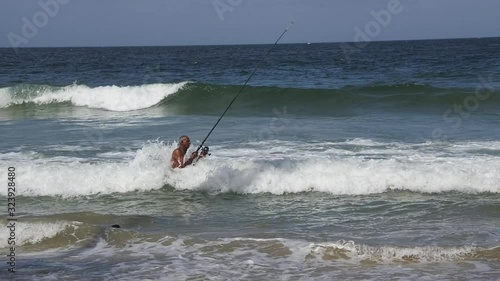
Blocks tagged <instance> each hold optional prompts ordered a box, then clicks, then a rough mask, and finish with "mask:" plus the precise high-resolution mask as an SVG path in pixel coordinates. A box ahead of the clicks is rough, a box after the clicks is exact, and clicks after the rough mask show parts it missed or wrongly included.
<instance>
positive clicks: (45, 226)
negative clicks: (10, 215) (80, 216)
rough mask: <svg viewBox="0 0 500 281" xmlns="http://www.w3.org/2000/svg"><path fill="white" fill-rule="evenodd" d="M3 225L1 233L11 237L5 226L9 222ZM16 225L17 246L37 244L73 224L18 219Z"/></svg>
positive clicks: (0, 229)
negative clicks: (27, 221) (29, 221)
mask: <svg viewBox="0 0 500 281" xmlns="http://www.w3.org/2000/svg"><path fill="white" fill-rule="evenodd" d="M2 225H3V226H4V227H2V228H0V235H2V237H9V233H10V230H9V228H8V227H5V226H7V225H8V223H2ZM15 225H16V229H15V233H16V246H21V245H26V244H37V243H39V242H41V241H43V240H45V239H49V238H52V237H54V236H56V235H57V234H59V233H60V232H62V231H64V230H65V229H66V228H67V227H69V226H72V224H70V223H68V222H63V221H57V222H50V223H26V222H22V221H18V222H16V223H15ZM75 227H77V226H75Z"/></svg>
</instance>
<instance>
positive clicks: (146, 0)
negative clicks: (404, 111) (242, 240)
mask: <svg viewBox="0 0 500 281" xmlns="http://www.w3.org/2000/svg"><path fill="white" fill-rule="evenodd" d="M291 21H294V22H295V24H294V26H293V28H292V29H291V30H290V32H289V33H288V34H287V35H286V36H285V37H284V38H283V40H282V43H299V42H345V41H349V42H351V41H356V40H358V41H359V40H366V39H367V38H368V39H369V40H370V41H381V40H406V39H434V38H462V37H500V1H499V0H0V47H11V46H13V45H15V46H16V47H38V46H44V47H45V46H50V47H54V46H149V45H212V44H253V43H256V44H260V43H273V42H274V41H275V39H276V37H277V36H278V35H279V34H280V33H281V32H282V31H283V30H284V28H285V27H286V26H288V24H289V22H291ZM363 38H365V39H363Z"/></svg>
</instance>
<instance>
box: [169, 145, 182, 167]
mask: <svg viewBox="0 0 500 281" xmlns="http://www.w3.org/2000/svg"><path fill="white" fill-rule="evenodd" d="M183 164H184V155H182V153H181V151H180V150H179V149H175V150H174V151H173V152H172V158H170V166H171V167H172V169H175V168H178V167H180V168H183V167H181V166H182V165H183Z"/></svg>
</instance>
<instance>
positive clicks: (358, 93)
mask: <svg viewBox="0 0 500 281" xmlns="http://www.w3.org/2000/svg"><path fill="white" fill-rule="evenodd" d="M499 46H500V39H499V38H489V39H467V40H434V41H399V42H378V43H376V42H373V43H370V44H368V45H367V46H362V47H363V48H359V46H356V45H354V44H348V45H346V44H310V45H307V44H290V45H277V46H276V48H275V49H273V51H272V52H271V54H270V55H269V57H268V58H267V60H266V61H265V62H264V63H263V65H262V67H261V68H260V69H259V70H258V71H257V72H256V75H255V76H254V77H253V78H252V80H251V81H250V83H249V86H248V87H247V88H245V89H244V91H243V92H242V94H241V95H240V97H239V98H238V99H237V100H236V102H235V103H234V104H233V106H232V107H231V109H230V110H229V111H228V113H227V115H226V116H225V117H224V118H223V119H222V121H221V122H220V124H219V125H218V126H217V128H216V129H215V130H214V132H213V134H212V135H211V136H210V138H209V139H208V140H207V142H206V145H208V146H209V147H210V149H211V156H209V157H207V158H206V159H203V160H201V161H199V162H198V163H197V164H196V165H195V166H190V167H188V168H186V169H182V170H171V169H170V168H169V160H170V155H171V153H172V151H173V149H174V148H175V147H176V145H177V139H178V138H179V136H181V135H184V134H186V135H188V136H189V137H190V138H191V141H192V143H193V144H192V147H191V151H192V150H194V149H196V148H197V146H198V145H199V144H200V142H201V141H202V140H203V139H204V138H205V136H206V135H207V134H208V132H209V131H210V129H211V128H212V126H213V125H214V124H215V122H216V121H217V119H218V118H219V116H220V114H222V112H223V111H224V109H225V108H226V106H227V105H228V104H229V102H230V101H231V100H232V98H233V97H234V95H235V94H236V93H237V91H238V90H239V89H240V87H241V85H242V84H243V83H244V82H245V81H246V79H247V78H248V77H249V75H250V73H251V72H252V71H253V69H254V68H255V67H256V66H257V64H258V63H259V61H260V60H261V58H262V57H263V56H264V54H265V53H266V52H267V50H268V49H269V48H270V45H245V46H185V47H180V46H179V47H143V48H141V47H130V48H39V49H36V48H35V49H18V50H16V51H14V50H12V49H0V132H1V133H0V136H1V141H0V179H1V180H0V182H2V183H3V184H2V185H3V187H1V188H0V202H3V203H2V204H4V208H3V209H4V214H5V216H2V218H1V219H0V223H1V225H3V226H4V227H1V228H0V236H1V237H2V240H3V242H2V244H1V245H0V249H1V253H2V256H3V257H4V258H2V263H1V271H0V279H1V280H499V279H500V130H499V128H500V127H499V125H500V109H499V108H500V76H499V75H500V48H499ZM346 50H350V51H349V52H346ZM9 167H13V168H15V179H14V182H15V184H16V194H15V200H16V201H15V203H16V205H15V218H16V219H17V221H16V229H15V243H16V244H15V246H16V249H15V254H16V273H10V272H8V269H9V268H10V266H9V264H7V261H8V259H9V257H6V255H8V254H9V253H10V249H9V247H10V246H9V245H8V244H7V238H8V237H10V235H12V234H11V231H10V230H9V228H8V227H7V225H8V224H9V223H10V221H8V218H9V217H8V213H5V210H7V207H8V206H7V205H8V197H9V196H10V197H13V196H12V194H11V195H9V194H8V182H10V181H9V180H8V177H9V174H8V173H9V171H8V168H9ZM112 225H119V226H120V228H115V227H112Z"/></svg>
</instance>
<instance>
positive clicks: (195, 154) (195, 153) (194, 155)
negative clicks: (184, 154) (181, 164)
mask: <svg viewBox="0 0 500 281" xmlns="http://www.w3.org/2000/svg"><path fill="white" fill-rule="evenodd" d="M196 157H198V151H195V152H193V153H191V157H190V159H193V160H194V159H195V158H196Z"/></svg>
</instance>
